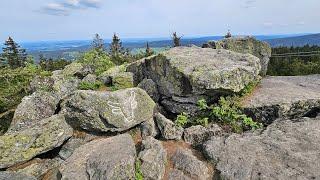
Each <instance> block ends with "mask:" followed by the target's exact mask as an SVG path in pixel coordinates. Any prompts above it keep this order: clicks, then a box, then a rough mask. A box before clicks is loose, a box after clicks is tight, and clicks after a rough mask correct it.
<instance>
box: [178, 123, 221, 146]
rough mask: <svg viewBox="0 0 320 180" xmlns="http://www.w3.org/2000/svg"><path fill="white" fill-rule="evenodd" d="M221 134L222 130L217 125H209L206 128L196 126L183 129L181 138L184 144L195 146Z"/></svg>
mask: <svg viewBox="0 0 320 180" xmlns="http://www.w3.org/2000/svg"><path fill="white" fill-rule="evenodd" d="M222 133H223V130H222V129H221V128H220V127H219V125H217V124H211V125H209V126H208V127H203V126H201V125H198V126H191V127H189V128H187V129H185V130H184V133H183V138H184V141H185V142H187V143H190V144H192V145H193V146H197V145H201V144H202V143H203V142H205V141H207V140H209V139H210V138H211V137H212V136H220V135H222Z"/></svg>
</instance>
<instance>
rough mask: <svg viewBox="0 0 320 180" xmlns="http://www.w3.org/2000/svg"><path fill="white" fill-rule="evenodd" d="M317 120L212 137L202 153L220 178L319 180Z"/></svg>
mask: <svg viewBox="0 0 320 180" xmlns="http://www.w3.org/2000/svg"><path fill="white" fill-rule="evenodd" d="M319 127H320V118H317V119H309V118H301V119H296V120H293V121H290V120H277V121H275V122H274V123H273V124H271V125H270V126H268V127H267V129H266V130H265V131H264V132H262V134H257V133H255V134H254V133H247V134H243V135H238V134H233V135H231V136H229V137H214V138H213V139H211V140H209V141H208V142H206V143H205V144H204V152H205V153H206V154H207V157H208V158H210V159H211V160H212V161H213V162H214V163H215V164H216V169H217V170H218V171H220V176H221V178H222V179H288V180H289V179H319V178H320V171H319V169H320V164H319V161H320V131H319Z"/></svg>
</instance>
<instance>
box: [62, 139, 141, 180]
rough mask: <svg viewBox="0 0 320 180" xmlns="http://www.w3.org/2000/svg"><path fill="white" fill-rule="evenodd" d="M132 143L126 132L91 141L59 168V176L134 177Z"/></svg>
mask: <svg viewBox="0 0 320 180" xmlns="http://www.w3.org/2000/svg"><path fill="white" fill-rule="evenodd" d="M135 156H136V150H135V144H134V142H133V140H132V138H131V136H130V135H128V134H122V135H118V136H114V137H110V138H106V139H97V140H94V141H91V142H89V143H87V144H85V145H83V146H81V147H79V148H78V149H76V150H75V152H74V153H73V154H72V156H71V157H70V158H68V159H67V161H66V162H65V163H64V164H62V166H61V167H60V172H61V174H62V179H63V180H67V179H83V180H86V179H88V180H89V179H92V180H94V179H134V174H135Z"/></svg>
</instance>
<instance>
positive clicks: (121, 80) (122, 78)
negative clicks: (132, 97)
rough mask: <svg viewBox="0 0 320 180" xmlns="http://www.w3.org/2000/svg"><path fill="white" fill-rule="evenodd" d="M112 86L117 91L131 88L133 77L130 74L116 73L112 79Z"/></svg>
mask: <svg viewBox="0 0 320 180" xmlns="http://www.w3.org/2000/svg"><path fill="white" fill-rule="evenodd" d="M112 85H113V86H115V87H116V88H117V89H126V88H132V87H133V86H134V85H133V75H132V73H129V72H126V73H118V74H116V75H114V76H113V78H112Z"/></svg>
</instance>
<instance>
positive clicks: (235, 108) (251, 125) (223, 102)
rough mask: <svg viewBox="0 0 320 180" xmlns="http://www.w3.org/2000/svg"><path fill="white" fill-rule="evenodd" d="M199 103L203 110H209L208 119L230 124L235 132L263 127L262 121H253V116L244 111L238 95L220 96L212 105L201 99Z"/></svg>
mask: <svg viewBox="0 0 320 180" xmlns="http://www.w3.org/2000/svg"><path fill="white" fill-rule="evenodd" d="M199 104H201V107H199V108H200V109H201V110H203V111H209V116H208V117H207V118H208V120H210V121H218V122H219V123H221V124H222V125H226V126H230V127H231V128H232V130H233V131H234V132H237V133H240V132H242V131H243V130H246V129H252V130H256V129H259V128H262V124H261V123H258V122H255V121H253V120H252V118H250V117H247V116H246V115H245V114H243V113H242V110H241V107H240V105H239V97H237V96H228V97H220V99H219V101H218V103H216V104H214V105H211V106H208V105H207V103H206V101H205V100H200V101H199V103H198V105H199ZM204 107H206V108H204Z"/></svg>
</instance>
